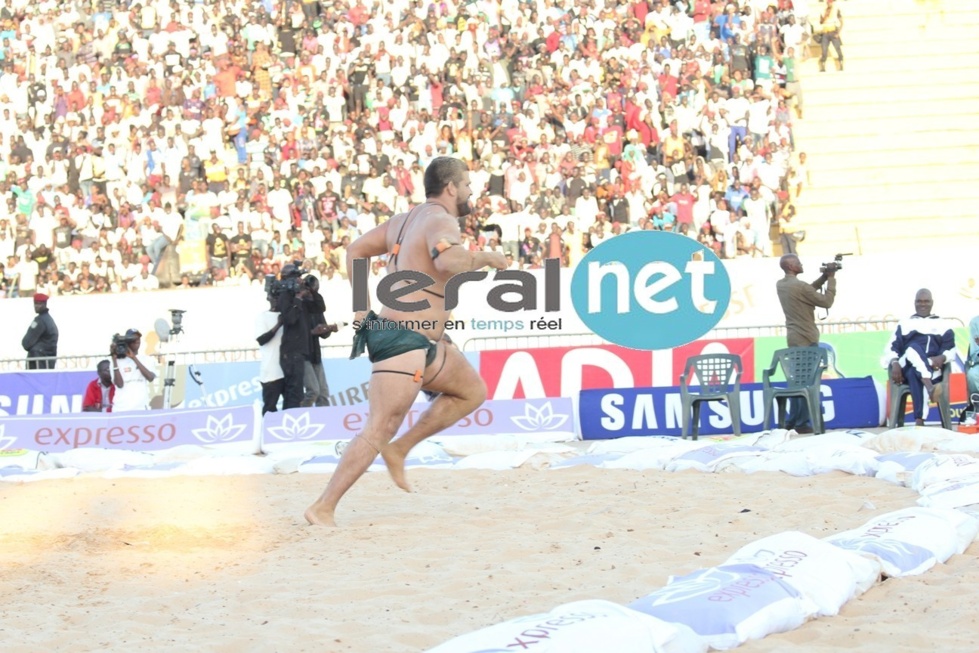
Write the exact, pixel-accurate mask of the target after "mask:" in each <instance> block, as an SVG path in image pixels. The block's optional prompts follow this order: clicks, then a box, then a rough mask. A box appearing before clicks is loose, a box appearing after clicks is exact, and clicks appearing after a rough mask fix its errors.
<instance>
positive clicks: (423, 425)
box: [381, 343, 486, 492]
mask: <svg viewBox="0 0 979 653" xmlns="http://www.w3.org/2000/svg"><path fill="white" fill-rule="evenodd" d="M443 352H445V354H444V355H445V356H446V358H445V365H444V366H443V365H442V356H443ZM439 368H441V370H442V371H441V372H438V370H439ZM436 372H438V375H437V376H436V375H435V374H436ZM425 377H426V378H427V379H431V380H430V381H429V382H428V383H426V384H425V386H424V387H425V390H429V391H433V392H439V393H441V394H439V396H438V397H436V398H435V400H434V401H432V403H431V404H430V405H429V407H428V410H426V411H425V412H424V413H422V415H421V417H419V418H418V420H417V421H416V422H415V423H414V425H413V426H412V427H411V428H410V429H408V431H406V432H405V434H404V435H402V436H401V437H400V438H398V439H397V440H395V441H393V442H391V443H390V444H389V445H387V446H385V447H382V448H381V455H382V456H383V457H384V462H385V464H386V465H387V466H388V471H389V472H390V473H391V478H392V479H394V482H395V483H396V484H397V485H398V487H400V488H401V489H402V490H404V491H406V492H411V487H410V486H409V485H408V481H407V480H406V479H405V458H407V456H408V452H410V451H411V449H412V448H413V447H414V446H415V445H417V444H418V443H419V442H421V441H422V440H424V439H425V438H428V437H430V436H432V435H435V434H436V433H438V432H439V431H441V430H443V429H446V428H448V427H450V426H452V425H453V424H455V423H456V422H458V421H459V420H461V419H462V418H463V417H465V416H466V415H469V414H470V413H472V412H473V411H474V410H476V409H477V408H479V406H480V405H481V404H482V403H483V402H484V401H485V400H486V384H485V383H483V379H482V378H481V377H480V376H479V373H478V372H477V371H476V370H474V369H473V367H472V365H470V364H469V361H467V360H466V357H465V356H464V355H463V354H462V352H460V351H459V350H458V349H456V348H455V347H454V346H451V345H450V346H446V344H445V343H440V344H439V352H438V355H437V356H436V357H435V361H434V362H433V363H432V364H431V365H430V366H429V367H428V369H427V370H425ZM433 377H434V378H433Z"/></svg>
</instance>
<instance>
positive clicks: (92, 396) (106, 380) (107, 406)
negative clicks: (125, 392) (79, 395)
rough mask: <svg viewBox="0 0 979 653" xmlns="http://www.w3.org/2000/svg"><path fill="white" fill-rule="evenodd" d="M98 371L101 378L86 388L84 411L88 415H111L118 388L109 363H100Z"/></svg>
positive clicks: (104, 361)
mask: <svg viewBox="0 0 979 653" xmlns="http://www.w3.org/2000/svg"><path fill="white" fill-rule="evenodd" d="M96 370H97V371H98V375H99V378H97V379H93V380H92V382H91V383H89V384H88V387H87V388H85V397H84V398H83V399H82V410H83V411H84V412H86V413H111V412H112V402H113V401H114V400H115V397H116V386H115V384H114V383H112V377H111V376H110V375H109V361H108V360H103V361H99V364H98V367H97V368H96Z"/></svg>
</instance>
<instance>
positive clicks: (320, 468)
mask: <svg viewBox="0 0 979 653" xmlns="http://www.w3.org/2000/svg"><path fill="white" fill-rule="evenodd" d="M276 464H278V463H276ZM338 464H340V456H337V455H336V454H324V455H322V456H313V457H311V458H308V459H306V460H304V461H302V462H301V463H299V466H298V467H297V469H296V471H297V472H298V473H300V474H332V473H333V472H335V471H336V470H337V465H338ZM385 469H387V467H385V465H384V461H383V460H381V457H380V456H378V457H377V458H375V459H374V462H372V463H371V464H370V467H368V468H367V471H368V472H382V471H384V470H385Z"/></svg>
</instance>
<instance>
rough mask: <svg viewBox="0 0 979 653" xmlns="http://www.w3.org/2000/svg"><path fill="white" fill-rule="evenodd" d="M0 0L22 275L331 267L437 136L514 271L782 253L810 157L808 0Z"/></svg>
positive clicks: (383, 212)
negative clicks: (636, 233)
mask: <svg viewBox="0 0 979 653" xmlns="http://www.w3.org/2000/svg"><path fill="white" fill-rule="evenodd" d="M0 2H2V3H3V7H2V8H0V69H2V80H0V143H2V145H0V179H2V181H0V189H2V194H3V198H2V199H0V268H2V275H0V279H2V281H0V292H2V293H3V294H4V295H6V296H12V297H16V296H21V297H25V296H30V295H31V294H33V293H34V292H35V291H38V292H43V293H45V294H47V295H49V296H59V295H71V294H87V293H93V292H94V293H99V292H115V291H141V290H151V289H154V288H157V287H159V286H160V285H161V280H162V281H163V285H169V284H173V285H179V286H186V287H190V286H192V285H198V284H201V285H222V284H250V283H261V280H262V279H263V277H264V275H268V274H276V273H277V272H278V270H279V269H280V268H281V266H282V265H283V264H284V263H285V262H286V261H290V260H293V259H296V258H300V259H303V260H304V261H306V262H307V265H308V266H310V267H312V268H314V269H315V270H316V271H317V274H319V275H320V276H323V277H328V278H329V279H330V280H332V279H333V277H334V275H339V276H341V277H342V276H343V275H345V272H346V271H345V266H344V264H343V262H344V252H345V247H346V245H347V244H348V243H349V242H350V240H351V239H354V238H356V237H357V236H358V235H359V234H361V233H363V232H365V231H367V230H369V229H371V228H373V227H374V226H375V225H376V224H378V223H379V222H381V221H383V220H385V219H386V218H387V217H388V216H390V215H392V214H393V213H397V212H400V211H405V210H407V209H408V208H409V207H410V206H411V205H413V204H414V203H418V202H420V201H423V200H424V193H423V188H422V171H423V170H424V168H425V166H426V164H427V162H428V161H430V160H431V159H432V158H434V157H436V156H439V155H446V154H448V155H453V156H458V157H461V158H462V159H464V160H466V161H467V162H469V165H470V169H471V178H472V186H473V190H474V197H477V198H478V200H477V202H476V204H475V210H474V213H473V214H472V215H471V216H470V217H469V218H468V220H467V222H466V225H465V230H464V238H465V241H466V244H467V246H469V247H472V248H489V249H497V248H499V249H503V250H504V251H505V252H507V253H508V254H510V255H511V256H512V258H513V267H514V268H534V267H538V266H540V265H541V261H542V259H544V258H548V257H559V258H561V259H562V261H563V262H564V264H565V265H569V266H574V265H575V264H576V263H577V262H578V261H579V260H580V259H581V258H582V257H583V256H584V255H585V253H586V252H587V250H588V249H589V248H591V247H594V246H596V245H598V244H600V243H602V242H604V241H605V240H607V239H608V238H611V237H613V236H615V235H617V234H621V233H624V232H626V231H629V230H635V229H653V230H671V231H675V232H679V233H682V234H686V235H687V236H689V237H691V238H696V239H698V240H699V241H701V242H703V243H705V244H706V245H708V246H710V247H712V248H714V249H715V250H716V251H717V252H718V254H719V255H721V256H722V257H727V258H731V257H735V256H739V255H748V256H760V255H769V254H771V246H772V237H773V236H774V237H776V238H777V234H778V233H779V231H782V232H785V233H790V232H791V231H792V226H791V225H790V224H787V223H786V222H785V220H786V218H787V217H790V216H791V215H792V214H793V208H792V202H791V198H792V197H793V195H794V193H795V192H796V191H797V190H798V189H799V188H800V187H801V185H802V184H803V182H804V180H805V174H806V173H805V157H804V156H796V155H795V154H794V152H793V136H792V122H793V120H794V119H795V118H796V117H797V116H799V115H801V112H802V103H801V100H802V94H801V88H800V86H799V80H798V77H797V70H798V62H799V60H800V58H801V54H802V50H803V49H804V47H805V44H806V40H807V38H808V32H809V27H808V26H807V21H808V19H809V15H808V13H809V9H808V6H807V5H808V0H807V1H806V2H803V0H794V3H793V2H792V1H790V0H740V2H738V1H732V0H729V1H726V2H711V1H710V0H687V1H686V2H683V1H678V2H672V1H669V0H648V1H644V0H640V1H638V2H628V1H626V0H584V1H581V0H536V1H529V2H528V1H521V0H476V1H470V2H460V1H459V0H444V1H441V2H429V1H427V0H390V1H388V2H384V3H381V2H376V1H371V0H335V1H334V2H332V3H331V2H325V1H324V2H320V1H317V0H262V1H261V2H246V1H244V0H215V1H213V2H206V3H202V2H197V3H189V2H177V1H176V0H173V1H170V2H167V1H166V0H132V1H128V2H127V1H124V0H120V1H119V2H112V1H111V0H91V1H85V0H40V1H28V0H0ZM4 200H5V201H4ZM780 225H781V226H780ZM175 241H176V242H178V243H179V244H180V249H181V256H182V257H183V258H184V259H185V260H184V268H185V269H187V268H188V266H189V267H190V268H193V269H194V270H196V272H198V273H197V274H186V275H182V276H181V275H180V274H179V273H176V272H175V270H176V269H179V268H177V267H176V266H175V265H174V264H172V261H170V263H168V260H170V259H173V258H174V257H172V256H169V253H170V252H171V250H172V247H171V245H172V244H173V243H174V242H175ZM188 251H190V252H199V256H198V260H196V263H194V262H192V263H190V264H188V263H187V260H186V259H187V256H186V253H187V252H188ZM191 258H193V257H191ZM381 273H382V268H380V267H379V266H378V265H375V268H374V274H375V275H377V274H381Z"/></svg>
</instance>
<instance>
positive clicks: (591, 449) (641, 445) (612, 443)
mask: <svg viewBox="0 0 979 653" xmlns="http://www.w3.org/2000/svg"><path fill="white" fill-rule="evenodd" d="M677 442H688V443H692V444H693V445H695V446H694V447H693V448H696V447H699V446H703V443H702V442H693V441H692V440H683V439H682V438H678V437H676V436H671V435H634V436H629V437H625V438H614V439H611V440H595V441H593V442H592V443H591V444H590V445H589V446H588V452H587V453H589V454H596V455H600V454H606V453H632V452H634V451H645V450H646V449H659V448H661V447H672V446H676V443H677Z"/></svg>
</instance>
